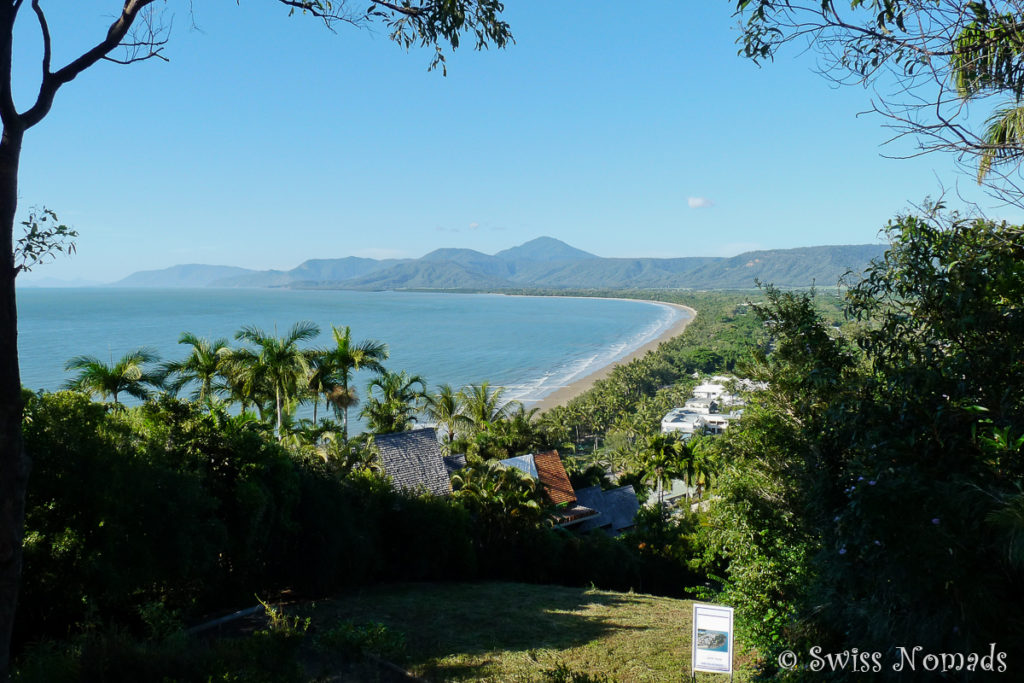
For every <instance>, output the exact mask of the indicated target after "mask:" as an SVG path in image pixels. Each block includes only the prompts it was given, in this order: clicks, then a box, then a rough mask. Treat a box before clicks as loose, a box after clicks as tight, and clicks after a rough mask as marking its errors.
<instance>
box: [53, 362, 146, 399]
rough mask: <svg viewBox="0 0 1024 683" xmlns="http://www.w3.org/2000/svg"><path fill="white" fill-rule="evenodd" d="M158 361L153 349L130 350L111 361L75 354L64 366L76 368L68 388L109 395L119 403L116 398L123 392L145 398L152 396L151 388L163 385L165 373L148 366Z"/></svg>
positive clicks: (101, 395)
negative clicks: (74, 375)
mask: <svg viewBox="0 0 1024 683" xmlns="http://www.w3.org/2000/svg"><path fill="white" fill-rule="evenodd" d="M158 360H159V357H158V356H157V355H156V353H155V352H154V351H152V350H151V349H138V350H136V351H130V352H128V353H126V354H125V355H124V356H122V357H121V358H120V359H119V360H118V361H117V362H116V363H111V364H107V363H104V362H103V361H101V360H100V359H99V358H96V357H95V356H75V357H74V358H72V359H71V360H69V361H68V362H67V363H66V364H65V365H64V369H65V370H77V371H78V375H77V376H76V377H75V378H74V379H72V380H69V381H68V382H67V383H66V384H65V388H67V389H75V390H77V391H84V392H87V393H88V394H89V395H91V396H96V395H98V396H99V397H100V398H102V399H104V400H106V399H107V398H108V397H109V398H112V399H113V400H114V403H118V400H117V397H118V395H119V394H122V393H125V394H128V395H130V396H134V397H135V398H137V399H140V400H145V399H147V398H149V397H150V395H151V393H152V392H151V389H152V388H157V387H160V386H161V384H162V374H161V373H160V372H157V371H155V370H153V369H151V368H149V367H147V366H151V365H153V364H155V363H156V362H157V361H158Z"/></svg>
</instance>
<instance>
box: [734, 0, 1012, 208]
mask: <svg viewBox="0 0 1024 683" xmlns="http://www.w3.org/2000/svg"><path fill="white" fill-rule="evenodd" d="M736 7H737V10H738V13H739V14H741V15H742V16H743V17H744V18H745V20H746V23H745V25H744V30H743V34H742V36H741V38H740V42H741V44H742V50H741V52H742V54H744V55H745V56H747V57H749V58H751V59H754V60H755V61H764V60H767V59H771V58H772V57H773V56H774V55H775V54H776V52H777V51H778V49H779V48H780V47H781V46H782V45H784V44H786V43H789V42H796V43H797V44H799V45H800V47H810V48H811V49H813V50H814V51H816V52H817V53H818V55H819V57H820V60H819V65H820V68H821V69H822V71H824V73H825V74H826V75H827V76H828V77H830V78H832V79H833V80H835V81H836V82H839V83H859V84H862V85H864V86H871V87H873V86H878V87H877V89H875V90H874V91H873V101H872V106H873V108H874V110H875V111H876V112H878V113H880V114H882V115H883V116H884V117H885V119H886V121H887V123H888V125H889V126H891V127H892V128H893V129H894V130H895V131H896V137H902V136H905V135H908V136H911V137H912V138H913V139H915V140H916V142H917V144H918V145H919V148H920V149H921V150H923V151H935V150H943V151H948V152H952V153H953V154H954V155H955V156H956V158H957V160H958V161H959V162H963V163H964V164H966V165H967V166H970V167H972V168H973V170H974V172H975V173H976V175H977V178H978V181H979V182H984V183H986V184H987V185H988V186H989V187H990V189H991V190H993V192H994V193H995V194H996V195H997V196H999V197H1000V198H1002V199H1005V200H1007V201H1010V202H1012V203H1014V204H1016V205H1017V206H1022V205H1024V187H1022V184H1021V181H1022V179H1024V178H1022V176H1021V166H1020V163H1021V161H1022V160H1024V125H1022V123H1024V107H1022V102H1021V99H1022V96H1024V41H1021V39H1020V34H1021V29H1022V28H1024V2H1021V1H1020V0H980V1H977V0H971V1H967V0H858V1H856V2H835V1H834V0H824V1H823V2H812V3H796V2H792V0H737V1H736ZM979 109H980V110H981V111H983V112H984V111H987V112H989V116H988V119H987V121H986V120H985V119H984V117H980V116H978V110H979Z"/></svg>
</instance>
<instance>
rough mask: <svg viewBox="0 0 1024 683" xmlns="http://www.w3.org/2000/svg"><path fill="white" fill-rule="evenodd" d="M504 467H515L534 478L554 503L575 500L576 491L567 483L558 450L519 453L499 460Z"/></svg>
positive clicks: (566, 476) (567, 476)
mask: <svg viewBox="0 0 1024 683" xmlns="http://www.w3.org/2000/svg"><path fill="white" fill-rule="evenodd" d="M500 462H501V464H502V465H505V466H506V467H515V468H516V469H517V470H520V471H522V472H525V473H526V474H528V475H530V476H531V477H533V478H535V479H536V480H537V481H538V482H540V485H541V486H542V487H543V488H544V496H545V497H546V498H547V499H548V501H549V502H551V503H554V504H555V505H561V504H563V503H565V504H572V503H575V502H576V492H575V491H573V490H572V484H570V483H569V475H568V474H566V473H565V466H563V465H562V459H561V458H560V457H558V451H548V452H546V453H534V454H532V455H520V456H517V457H515V458H506V459H504V460H501V461H500Z"/></svg>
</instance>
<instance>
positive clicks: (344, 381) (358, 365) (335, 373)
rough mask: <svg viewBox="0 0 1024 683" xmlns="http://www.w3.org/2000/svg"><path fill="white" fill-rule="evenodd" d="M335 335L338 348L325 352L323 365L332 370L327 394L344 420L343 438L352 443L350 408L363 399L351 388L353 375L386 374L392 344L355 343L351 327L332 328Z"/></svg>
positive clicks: (366, 341)
mask: <svg viewBox="0 0 1024 683" xmlns="http://www.w3.org/2000/svg"><path fill="white" fill-rule="evenodd" d="M331 332H332V333H333V334H334V345H335V346H334V348H333V349H328V350H327V351H325V352H324V353H325V356H324V361H323V362H324V363H325V364H326V365H328V366H329V367H330V369H331V370H330V372H329V374H328V375H327V376H328V377H329V378H330V386H329V387H327V391H326V392H325V394H326V396H327V400H328V402H329V403H330V404H331V405H332V406H334V410H335V413H336V414H337V415H338V417H339V418H340V419H341V434H342V438H343V439H345V440H348V409H349V408H351V407H352V406H354V405H356V404H357V403H359V396H358V395H357V394H356V390H355V387H353V386H352V385H351V382H352V376H353V374H354V373H355V372H356V371H357V370H363V369H365V370H372V371H374V372H381V373H382V372H384V366H383V365H382V363H383V362H384V361H386V360H387V359H388V355H389V354H388V345H387V344H385V343H383V342H379V341H375V340H373V339H365V340H363V341H361V342H358V343H354V342H353V341H352V331H351V330H350V329H349V327H348V326H347V325H346V326H345V327H343V328H337V327H334V326H333V325H332V326H331Z"/></svg>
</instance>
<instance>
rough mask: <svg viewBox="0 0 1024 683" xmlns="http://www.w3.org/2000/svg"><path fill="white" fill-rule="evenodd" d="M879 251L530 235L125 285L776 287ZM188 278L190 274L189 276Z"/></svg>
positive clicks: (832, 276)
mask: <svg viewBox="0 0 1024 683" xmlns="http://www.w3.org/2000/svg"><path fill="white" fill-rule="evenodd" d="M886 248H887V247H886V246H885V245H876V244H863V245H852V246H851V245H847V246H822V247H802V248H798V249H773V250H768V251H751V252H746V253H743V254H740V255H739V256H734V257H731V258H724V257H709V256H696V257H685V258H667V259H658V258H601V257H598V256H595V255H593V254H590V253H587V252H585V251H581V250H579V249H576V248H575V247H571V246H569V245H568V244H565V243H564V242H561V241H559V240H556V239H553V238H550V237H540V238H537V239H535V240H531V241H530V242H527V243H525V244H522V245H520V246H518V247H514V248H511V249H506V250H504V251H500V252H498V253H497V254H494V255H489V254H484V253H481V252H479V251H474V250H472V249H438V250H436V251H432V252H431V253H429V254H427V255H426V256H423V257H422V258H418V259H387V260H376V259H367V258H356V257H353V256H349V257H345V258H337V259H314V260H310V261H306V262H304V263H302V264H301V265H299V266H298V267H297V268H294V269H292V270H288V271H281V270H266V271H256V270H248V271H247V270H244V269H240V268H239V269H233V271H234V272H230V271H227V272H226V271H225V270H221V269H222V268H223V267H220V266H204V267H199V266H189V267H188V270H183V268H184V267H182V266H174V267H172V268H167V269H164V270H155V271H145V272H140V273H134V274H132V275H130V276H128V277H127V278H125V279H123V280H121V281H120V282H117V283H115V285H116V286H125V287H139V286H147V287H291V288H297V289H362V290H400V289H461V290H467V289H472V290H480V289H486V290H501V289H523V288H531V287H539V288H545V289H559V288H566V289H620V288H621V289H625V288H630V289H633V288H674V287H687V288H695V289H747V288H752V287H754V286H755V285H754V282H755V280H761V281H763V282H769V283H772V284H775V285H777V286H780V287H806V286H809V285H812V284H817V285H819V286H832V285H835V284H836V283H837V282H838V280H839V278H840V277H842V275H843V274H844V273H845V272H846V271H848V270H853V271H855V272H860V271H862V270H864V268H865V267H867V265H868V263H869V262H870V261H871V260H872V259H874V258H877V257H880V256H881V255H882V254H883V252H884V251H885V249H886ZM188 274H194V275H195V277H193V278H189V277H187V275H188Z"/></svg>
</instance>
